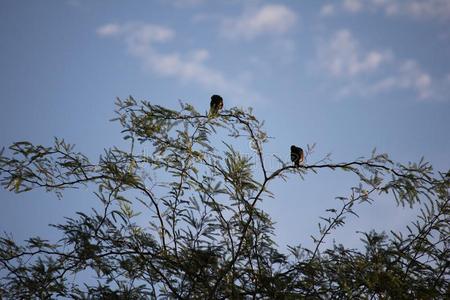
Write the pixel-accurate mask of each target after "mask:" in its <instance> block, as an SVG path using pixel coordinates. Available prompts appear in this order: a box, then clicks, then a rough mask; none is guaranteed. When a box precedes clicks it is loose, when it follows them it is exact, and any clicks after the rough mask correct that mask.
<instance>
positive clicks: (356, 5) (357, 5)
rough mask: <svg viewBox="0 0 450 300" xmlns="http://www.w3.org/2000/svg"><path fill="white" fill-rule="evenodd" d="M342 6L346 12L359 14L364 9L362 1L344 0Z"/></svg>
mask: <svg viewBox="0 0 450 300" xmlns="http://www.w3.org/2000/svg"><path fill="white" fill-rule="evenodd" d="M342 6H343V7H344V9H345V10H347V11H350V12H359V11H360V10H361V9H362V8H363V4H362V3H361V1H360V0H344V2H343V3H342Z"/></svg>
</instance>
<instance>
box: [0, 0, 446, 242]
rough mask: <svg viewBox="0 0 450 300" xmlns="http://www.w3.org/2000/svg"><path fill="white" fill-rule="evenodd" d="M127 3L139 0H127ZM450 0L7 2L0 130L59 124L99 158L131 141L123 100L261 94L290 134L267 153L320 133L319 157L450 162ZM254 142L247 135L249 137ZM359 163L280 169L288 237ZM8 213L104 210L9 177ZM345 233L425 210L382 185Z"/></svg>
mask: <svg viewBox="0 0 450 300" xmlns="http://www.w3.org/2000/svg"><path fill="white" fill-rule="evenodd" d="M125 3H126V4H125ZM449 24H450V0H420V1H419V0H417V1H416V0H410V1H401V0H391V1H387V0H366V1H358V0H347V1H312V0H311V1H306V0H304V1H257V0H251V1H235V0H229V1H206V0H204V1H202V0H184V1H182V0H174V1H168V0H167V1H164V0H155V1H137V0H136V1H128V2H124V1H87V0H86V1H85V0H68V1H64V0H60V1H56V0H54V1H50V0H48V1H17V0H14V1H13V0H3V1H1V2H0V32H1V43H0V53H1V55H0V66H1V68H0V91H1V100H0V101H1V110H0V122H1V123H0V128H1V131H0V145H2V146H7V145H9V144H11V143H12V142H14V141H18V140H30V141H32V142H34V143H39V144H44V145H49V144H51V143H52V141H53V137H54V136H57V137H63V138H65V139H66V140H67V141H68V142H71V143H75V144H76V145H77V149H78V150H80V151H83V152H86V153H87V154H88V155H89V156H90V157H92V158H93V159H95V158H97V157H98V155H99V154H101V152H102V149H103V148H107V147H109V146H112V145H124V142H123V141H122V140H121V136H120V128H119V127H118V125H117V124H114V123H111V122H108V120H109V119H111V118H112V117H113V110H114V104H113V103H114V100H115V98H116V97H120V98H125V97H127V96H128V95H133V97H135V98H136V99H145V100H150V101H152V102H153V103H157V104H161V105H165V106H168V107H172V108H176V107H177V105H178V100H179V99H181V100H183V101H186V102H189V103H192V104H194V105H195V106H196V107H197V108H199V109H201V108H203V109H204V110H206V109H207V107H208V105H209V97H210V95H211V94H220V95H222V96H223V98H224V100H225V106H227V107H230V106H235V105H237V106H243V107H247V106H252V107H253V108H254V112H255V114H256V115H257V116H259V118H260V119H263V120H265V121H266V129H267V131H268V132H269V135H270V136H273V137H274V139H273V140H272V141H271V142H270V144H269V145H267V147H266V151H267V152H266V153H268V154H271V153H275V154H277V155H279V156H283V157H285V158H286V159H288V152H289V146H290V145H291V144H297V145H299V146H305V145H306V144H313V143H317V151H316V152H315V153H314V154H312V155H311V156H310V157H309V158H308V160H309V162H314V161H318V160H320V159H321V158H323V156H324V155H326V154H327V153H330V152H331V153H332V159H333V160H334V161H335V162H340V161H347V160H351V159H355V158H357V157H360V156H369V155H370V153H371V151H372V149H373V148H374V147H377V149H378V151H380V152H387V153H389V154H390V155H391V158H393V159H394V160H397V161H399V162H402V163H406V162H408V161H418V160H419V159H420V157H421V156H425V158H426V159H427V160H429V161H431V162H432V164H433V165H434V166H435V169H436V170H441V171H442V170H447V169H448V167H449V166H450V155H449V153H450V135H449V129H450V125H449V124H450V122H449V117H448V116H449V115H450V96H449V93H450V29H449V28H450V26H449ZM241 146H242V147H243V149H242V151H243V152H246V151H250V150H249V149H245V147H246V145H241ZM355 183H356V181H355V178H354V177H351V176H350V175H348V174H347V173H339V172H326V171H324V172H322V173H319V174H318V175H314V174H310V175H309V176H307V178H306V180H305V181H299V180H298V178H291V180H290V181H289V182H288V183H283V182H277V183H273V184H272V185H271V188H272V190H273V191H274V192H275V195H276V199H268V200H267V201H265V202H264V203H263V204H262V205H263V207H264V208H266V209H267V210H268V212H269V213H270V214H271V215H272V216H273V219H274V221H275V222H276V223H277V225H276V234H277V236H278V238H277V241H278V242H279V243H280V245H284V244H286V243H294V242H295V243H296V242H301V243H302V244H304V245H306V246H308V245H311V240H310V239H309V235H311V234H315V233H317V227H316V225H317V222H318V221H319V220H318V216H319V215H322V214H323V212H324V210H325V209H326V208H329V207H339V202H337V201H336V200H334V199H333V198H334V196H340V195H348V193H349V188H350V187H351V185H352V184H355ZM0 196H1V201H2V209H1V210H0V229H1V230H2V231H5V232H8V233H13V234H14V236H15V237H16V238H18V239H23V238H26V237H28V236H30V235H31V234H39V235H41V236H47V235H50V236H51V235H52V234H54V233H53V232H52V231H51V230H49V229H48V228H47V224H48V223H57V222H62V221H63V220H64V216H73V215H74V212H75V211H76V210H88V209H89V207H91V206H92V205H93V204H92V203H93V202H94V201H95V200H94V197H93V196H92V194H91V193H90V191H87V190H83V189H82V190H79V191H70V192H67V193H65V198H64V199H63V200H61V201H60V200H57V199H56V197H55V196H54V195H52V194H45V193H44V192H39V191H38V192H32V193H27V194H20V195H15V194H12V193H8V192H5V191H1V192H0ZM357 212H358V213H359V214H360V216H361V217H360V218H359V219H355V218H352V219H350V220H349V226H348V227H347V228H346V229H344V230H340V231H338V232H337V234H336V240H337V241H338V242H340V241H343V242H345V243H347V244H349V245H350V246H357V245H358V239H359V236H358V235H357V234H356V233H355V232H356V231H357V230H369V229H370V228H376V229H380V230H383V229H387V228H390V227H393V228H396V229H402V228H404V226H405V225H406V224H407V223H408V221H409V220H411V218H412V217H413V216H414V213H415V211H414V210H411V209H408V208H407V209H402V208H396V206H395V204H394V200H393V199H388V198H383V199H379V200H378V201H377V202H376V203H375V204H374V205H373V206H367V205H363V206H361V207H360V208H358V209H357Z"/></svg>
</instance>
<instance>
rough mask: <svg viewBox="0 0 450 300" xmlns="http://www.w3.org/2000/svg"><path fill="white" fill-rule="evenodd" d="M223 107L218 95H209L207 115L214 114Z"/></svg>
mask: <svg viewBox="0 0 450 300" xmlns="http://www.w3.org/2000/svg"><path fill="white" fill-rule="evenodd" d="M222 108H223V99H222V97H220V96H219V95H212V96H211V103H210V105H209V115H210V116H216V115H217V114H218V113H219V111H220V110H221V109H222Z"/></svg>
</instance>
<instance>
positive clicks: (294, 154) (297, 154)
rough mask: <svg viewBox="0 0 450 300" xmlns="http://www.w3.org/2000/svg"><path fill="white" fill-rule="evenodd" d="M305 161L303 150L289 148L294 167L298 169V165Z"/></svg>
mask: <svg viewBox="0 0 450 300" xmlns="http://www.w3.org/2000/svg"><path fill="white" fill-rule="evenodd" d="M304 160H305V154H304V152H303V149H302V148H300V147H297V146H295V145H292V146H291V161H292V162H293V163H294V166H296V167H300V164H301V163H302V162H303V161H304Z"/></svg>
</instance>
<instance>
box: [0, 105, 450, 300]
mask: <svg viewBox="0 0 450 300" xmlns="http://www.w3.org/2000/svg"><path fill="white" fill-rule="evenodd" d="M180 106H181V108H180V109H179V110H171V109H167V108H164V107H161V106H158V105H153V104H151V103H149V102H145V101H142V102H138V101H136V100H134V99H133V98H132V97H130V98H129V99H127V100H124V101H122V100H119V99H118V100H117V110H116V113H117V118H115V119H114V120H115V121H117V122H120V124H121V126H122V127H123V134H124V139H125V140H127V141H128V142H129V145H130V149H129V150H123V149H119V148H117V147H113V148H111V149H108V150H106V151H105V153H104V154H103V155H102V156H101V157H100V158H99V160H98V162H91V161H90V160H89V159H88V157H86V156H85V155H83V154H81V153H79V152H76V151H75V150H74V146H73V145H71V144H68V143H66V142H65V141H64V140H61V139H56V140H55V143H54V145H53V146H51V147H44V146H40V145H33V144H31V143H29V142H17V143H15V144H13V145H12V146H10V147H9V148H8V150H5V149H3V150H2V151H1V153H0V171H1V183H2V185H3V186H4V187H5V188H7V189H9V190H11V191H14V192H17V193H21V192H26V191H30V190H33V189H36V188H43V189H45V190H46V191H49V192H55V193H56V194H57V195H58V197H62V196H63V191H64V190H65V189H69V188H74V187H78V186H80V185H86V186H87V187H89V188H91V189H93V190H94V191H95V192H94V194H95V196H96V198H97V199H98V200H99V201H100V202H101V205H102V209H101V210H96V209H93V210H92V212H90V213H88V212H78V213H77V215H76V217H75V218H68V219H67V222H66V223H64V224H58V225H54V226H55V227H56V228H57V229H58V230H60V231H61V233H62V236H63V238H62V239H61V240H60V241H58V242H50V241H48V240H44V239H41V238H39V237H32V238H30V239H28V240H27V241H25V242H23V243H22V244H18V243H16V242H15V241H14V240H13V239H12V238H11V237H10V236H8V235H6V234H3V236H2V237H1V239H0V262H1V264H0V272H1V273H0V274H2V276H3V277H2V279H1V284H0V298H1V297H3V298H5V299H30V298H35V297H37V298H43V299H48V298H55V297H70V298H74V299H87V298H99V299H143V298H147V299H148V298H170V299H247V298H249V299H250V298H251V299H329V298H338V299H444V298H447V297H448V296H449V292H450V291H449V284H448V282H449V261H450V255H449V247H448V246H449V236H448V231H449V199H450V197H449V187H450V183H449V177H446V175H444V174H442V173H437V174H435V173H434V172H433V169H432V167H431V166H430V164H428V163H427V162H425V161H423V160H421V161H420V162H419V163H411V164H408V165H402V164H398V163H394V162H393V161H391V160H390V159H389V157H388V155H387V154H377V153H376V152H375V151H374V152H373V153H372V155H371V156H370V158H366V159H364V158H361V159H357V160H354V161H351V162H344V163H333V162H331V160H330V159H329V158H325V159H324V160H322V161H321V162H319V163H318V164H302V165H300V166H299V167H297V166H295V165H293V164H292V163H291V162H290V161H289V160H287V161H284V160H283V159H282V158H279V157H277V158H276V159H277V160H278V162H279V167H278V168H277V169H276V170H269V169H268V168H267V167H266V165H265V159H264V152H263V151H264V145H265V144H266V143H267V142H268V141H269V139H268V135H267V133H266V132H265V131H264V129H263V124H262V122H260V121H258V119H257V118H256V117H255V116H254V115H253V114H252V111H251V110H241V109H238V108H231V109H229V110H223V111H221V112H220V113H218V114H216V115H214V116H208V114H206V113H204V114H202V113H199V112H198V111H197V110H195V108H194V107H193V106H191V105H189V104H184V103H181V104H180ZM236 139H244V140H245V139H248V140H249V141H250V142H251V145H252V147H253V150H254V151H255V156H256V160H255V161H254V160H253V159H252V157H249V156H248V155H245V154H243V153H241V152H240V151H239V150H237V149H236V148H235V147H234V146H233V143H234V142H233V141H235V140H236ZM286 148H287V151H288V149H289V145H288V146H287V147H286ZM311 151H312V147H308V149H307V150H306V152H305V156H306V157H307V156H308V154H309V153H310V152H311ZM320 169H332V170H338V171H344V172H352V173H353V174H356V175H357V177H358V178H359V180H358V182H357V183H356V185H355V187H353V188H352V189H351V191H350V194H349V196H348V197H340V198H339V200H340V201H341V202H342V207H340V208H339V209H335V208H331V209H329V210H327V212H326V214H327V215H326V216H324V217H323V218H322V224H321V225H320V226H319V235H318V236H317V237H313V238H314V242H315V247H314V248H313V249H306V248H304V247H301V246H289V247H288V249H278V247H277V245H276V244H275V243H274V241H273V238H274V231H273V230H274V228H273V223H272V221H271V219H270V216H269V215H268V214H267V213H266V212H264V211H262V210H261V209H260V208H259V206H258V204H259V203H260V202H261V201H264V199H267V198H268V197H275V198H276V195H273V194H271V192H270V191H269V190H268V183H269V182H271V181H275V180H279V179H283V180H288V178H289V177H292V176H297V177H299V178H301V179H306V178H307V175H308V174H309V173H311V172H314V173H315V172H317V171H318V170H320ZM152 172H153V173H152ZM379 194H383V195H386V196H388V197H392V198H393V199H395V201H397V203H398V204H399V205H405V204H407V205H415V204H416V203H418V202H421V203H422V204H423V207H424V208H423V209H422V210H421V214H420V215H419V216H418V219H417V220H416V221H415V222H414V223H413V224H412V226H409V227H408V228H407V230H408V231H407V233H406V234H401V233H396V232H391V234H389V235H387V234H385V233H376V232H369V233H365V234H364V239H363V245H364V247H361V250H358V249H349V248H346V247H345V246H343V245H334V246H333V247H331V248H329V249H322V248H321V246H322V244H323V243H324V242H325V240H326V239H327V237H328V236H329V235H330V234H331V233H332V231H333V230H334V229H335V228H337V227H340V226H343V225H344V224H345V218H346V216H348V215H350V214H356V213H355V212H354V207H355V206H356V205H358V204H360V203H372V202H373V201H374V197H376V195H379ZM82 272H90V274H95V275H96V276H97V277H98V280H97V282H95V283H88V282H80V281H79V280H74V275H76V274H78V273H82ZM447 299H448V298H447Z"/></svg>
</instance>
